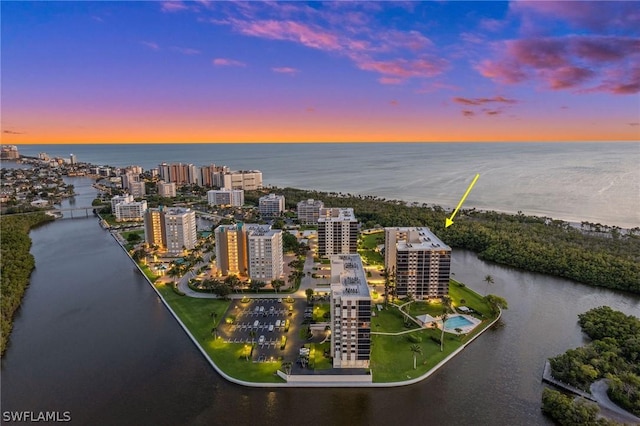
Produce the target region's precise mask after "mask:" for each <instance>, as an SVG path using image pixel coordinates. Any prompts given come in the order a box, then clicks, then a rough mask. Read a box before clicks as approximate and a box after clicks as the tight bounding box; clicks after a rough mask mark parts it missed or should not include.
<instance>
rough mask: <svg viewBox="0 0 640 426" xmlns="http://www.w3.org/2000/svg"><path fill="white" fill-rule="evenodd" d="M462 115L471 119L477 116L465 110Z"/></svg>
mask: <svg viewBox="0 0 640 426" xmlns="http://www.w3.org/2000/svg"><path fill="white" fill-rule="evenodd" d="M462 115H464V116H465V117H469V118H471V117H473V116H474V115H476V113H475V112H473V111H471V110H468V109H465V110H462Z"/></svg>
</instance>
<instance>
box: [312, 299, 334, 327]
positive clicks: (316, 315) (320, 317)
mask: <svg viewBox="0 0 640 426" xmlns="http://www.w3.org/2000/svg"><path fill="white" fill-rule="evenodd" d="M330 310H331V305H330V304H329V303H316V305H315V306H314V307H313V320H314V321H315V322H328V321H330V318H328V317H327V318H325V317H324V314H325V313H329V312H330Z"/></svg>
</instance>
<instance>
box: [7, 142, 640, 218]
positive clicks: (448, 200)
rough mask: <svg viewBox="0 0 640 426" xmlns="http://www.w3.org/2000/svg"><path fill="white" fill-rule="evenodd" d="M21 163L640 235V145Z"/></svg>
mask: <svg viewBox="0 0 640 426" xmlns="http://www.w3.org/2000/svg"><path fill="white" fill-rule="evenodd" d="M19 150H20V153H21V154H24V155H30V156H37V154H38V153H40V152H46V153H48V154H49V155H50V156H60V157H65V158H68V157H69V155H70V154H71V153H73V154H75V155H76V158H77V160H78V161H82V162H89V163H93V164H102V165H110V166H115V167H124V166H128V165H140V166H142V167H143V168H144V169H145V170H148V169H151V168H154V167H157V166H158V164H160V163H162V162H167V163H171V162H182V163H187V164H189V163H191V164H195V165H198V166H202V165H208V164H211V163H214V164H218V165H226V166H229V167H230V168H231V169H232V170H247V169H257V170H260V171H262V173H263V180H264V183H265V185H272V186H278V187H294V188H302V189H316V190H321V191H332V192H342V193H351V194H362V195H376V196H379V197H383V198H387V199H399V200H404V201H409V202H418V203H420V204H422V203H427V204H429V205H431V204H437V205H440V206H443V207H445V208H454V207H455V206H456V205H457V203H458V201H459V200H460V198H461V197H462V195H463V194H464V192H465V190H466V189H467V187H468V185H469V184H470V183H471V180H472V179H473V177H474V176H475V174H476V173H479V174H480V179H479V180H478V182H477V184H476V185H475V187H474V188H473V190H472V191H471V193H470V194H469V197H468V198H467V200H466V201H465V204H464V206H465V207H468V208H473V207H475V208H478V209H487V210H497V211H503V212H509V213H516V212H518V211H522V212H523V213H525V214H533V215H538V216H547V217H552V218H554V219H561V220H566V221H570V222H582V221H588V222H592V223H601V224H606V225H610V226H620V227H623V228H633V227H637V226H640V167H639V165H640V142H615V143H576V142H573V143H376V144H368V143H359V144H353V143H344V144H178V143H176V144H135V145H122V144H114V145H90V144H87V145H24V146H19Z"/></svg>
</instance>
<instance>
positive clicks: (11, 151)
mask: <svg viewBox="0 0 640 426" xmlns="http://www.w3.org/2000/svg"><path fill="white" fill-rule="evenodd" d="M0 158H2V159H3V160H17V159H18V158H20V153H19V152H18V147H17V146H15V145H2V149H1V150H0Z"/></svg>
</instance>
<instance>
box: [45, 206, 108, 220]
mask: <svg viewBox="0 0 640 426" xmlns="http://www.w3.org/2000/svg"><path fill="white" fill-rule="evenodd" d="M102 207H104V206H102V205H100V206H89V207H67V208H64V209H59V208H58V209H52V210H47V211H48V212H52V213H53V214H54V215H57V214H58V213H60V214H64V213H65V212H70V213H71V218H72V219H73V218H74V216H73V213H74V212H81V211H84V215H82V214H81V215H80V216H84V217H89V211H91V213H93V211H94V210H99V209H101V208H102ZM76 217H78V215H76Z"/></svg>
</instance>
